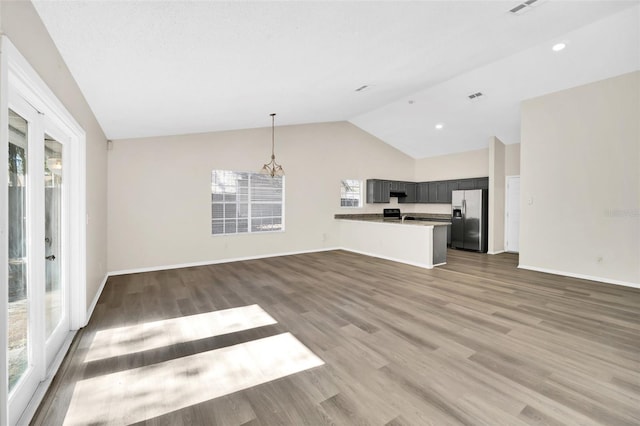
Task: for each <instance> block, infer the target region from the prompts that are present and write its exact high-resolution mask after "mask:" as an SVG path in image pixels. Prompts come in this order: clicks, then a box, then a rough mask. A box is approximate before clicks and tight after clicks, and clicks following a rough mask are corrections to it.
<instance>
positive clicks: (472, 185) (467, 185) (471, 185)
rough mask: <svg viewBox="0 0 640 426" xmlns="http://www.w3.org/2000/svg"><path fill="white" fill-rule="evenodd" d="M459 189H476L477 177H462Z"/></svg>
mask: <svg viewBox="0 0 640 426" xmlns="http://www.w3.org/2000/svg"><path fill="white" fill-rule="evenodd" d="M458 189H463V190H467V189H476V180H475V179H460V180H458Z"/></svg>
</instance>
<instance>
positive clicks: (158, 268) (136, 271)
mask: <svg viewBox="0 0 640 426" xmlns="http://www.w3.org/2000/svg"><path fill="white" fill-rule="evenodd" d="M333 250H346V249H343V248H342V247H331V248H321V249H316V250H301V251H292V252H286V253H275V254H264V255H257V256H246V257H234V258H228V259H217V260H203V261H201V262H190V263H179V264H174V265H160V266H148V267H144V268H134V269H123V270H120V271H111V272H108V273H107V275H108V276H109V277H114V276H117V275H127V274H139V273H142V272H156V271H165V270H169V269H180V268H192V267H194V266H207V265H217V264H220V263H232V262H242V261H245V260H259V259H268V258H270V257H280V256H293V255H296V254H307V253H320V252H323V251H333Z"/></svg>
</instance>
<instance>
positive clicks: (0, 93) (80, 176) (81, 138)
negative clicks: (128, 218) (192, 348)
mask: <svg viewBox="0 0 640 426" xmlns="http://www.w3.org/2000/svg"><path fill="white" fill-rule="evenodd" d="M9 86H10V87H11V90H12V91H13V92H16V93H17V94H19V95H20V97H22V98H23V99H24V100H25V101H26V102H27V103H29V104H30V105H31V106H32V107H33V108H34V109H35V110H36V111H38V112H39V113H41V114H44V115H45V116H47V117H48V119H50V120H51V122H52V123H54V124H55V126H57V127H59V128H60V129H62V130H63V131H64V132H65V133H67V134H68V135H69V136H70V140H69V141H68V170H67V171H66V172H67V176H68V177H67V184H68V188H67V189H68V191H69V206H68V207H69V223H70V224H71V226H70V228H69V247H68V249H69V251H68V257H69V259H73V261H72V262H71V263H70V268H69V321H70V329H71V330H77V329H79V328H81V327H83V326H84V325H86V322H87V300H86V276H87V273H86V270H87V268H86V245H87V244H86V223H87V214H86V133H85V131H84V130H83V129H82V127H81V126H80V125H79V124H78V122H77V121H76V120H75V119H74V118H73V116H72V115H71V114H70V113H69V112H68V111H67V109H66V107H65V106H64V105H63V104H62V102H60V100H58V98H57V97H56V96H55V94H54V93H53V92H52V91H51V89H49V87H48V86H47V84H46V83H45V82H44V81H43V80H42V79H41V78H40V76H39V75H38V73H37V72H36V71H35V70H34V69H33V68H32V67H31V65H30V64H29V62H28V61H27V60H26V59H25V58H24V57H23V56H22V54H21V53H20V52H19V51H18V49H17V48H16V47H15V46H14V45H13V43H12V42H11V41H10V40H9V38H8V37H7V36H6V35H2V36H1V38H0V164H6V163H7V161H8V152H7V151H8V107H9V103H8V97H9ZM7 185H8V182H7V173H0V204H2V205H5V206H6V205H7V203H8V190H7ZM7 226H8V217H7V211H6V209H4V208H3V209H0V244H1V246H0V277H2V279H5V278H6V277H7V273H8V271H7V264H8V253H7V247H6V244H5V242H6V239H7V238H8V229H7ZM7 307H8V294H7V292H6V291H0V315H1V317H2V321H0V324H2V325H1V326H0V346H1V347H2V350H0V366H1V367H0V413H2V415H1V416H0V426H5V425H7V424H8V423H9V414H8V384H9V382H8V380H9V377H8V370H7V366H8V358H7V350H6V348H7V344H8V309H7ZM71 330H70V333H71ZM51 361H52V360H47V363H50V362H51ZM54 369H55V366H54ZM45 373H46V374H45V375H51V374H52V373H53V372H52V371H49V372H45ZM43 379H44V377H43Z"/></svg>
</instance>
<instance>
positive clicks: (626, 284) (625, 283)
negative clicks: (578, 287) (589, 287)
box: [518, 265, 640, 288]
mask: <svg viewBox="0 0 640 426" xmlns="http://www.w3.org/2000/svg"><path fill="white" fill-rule="evenodd" d="M518 268H520V269H527V270H529V271H536V272H544V273H547V274H554V275H562V276H565V277H571V278H579V279H582V280H589V281H597V282H601V283H605V284H615V285H621V286H624V287H632V288H640V283H632V282H629V281H622V280H614V279H611V278H605V277H595V276H592V275H586V274H576V273H573V272H565V271H557V270H555V269H547V268H539V267H537V266H527V265H518Z"/></svg>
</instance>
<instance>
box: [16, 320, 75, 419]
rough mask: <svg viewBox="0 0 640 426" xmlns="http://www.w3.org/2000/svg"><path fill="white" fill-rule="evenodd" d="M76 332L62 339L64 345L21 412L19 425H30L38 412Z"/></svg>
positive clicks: (70, 332)
mask: <svg viewBox="0 0 640 426" xmlns="http://www.w3.org/2000/svg"><path fill="white" fill-rule="evenodd" d="M76 333H77V331H69V333H68V334H67V336H66V337H65V339H64V343H62V346H61V347H60V350H59V351H58V353H57V354H56V356H55V358H54V359H53V360H52V361H51V365H50V366H49V371H47V376H46V378H45V380H44V381H42V382H40V384H39V385H38V387H37V389H36V391H35V393H34V394H33V397H32V398H31V400H30V401H29V404H28V405H27V408H25V410H24V411H23V412H22V415H21V416H20V419H19V420H18V423H17V424H19V425H27V424H30V423H31V420H33V416H35V414H36V411H38V407H39V406H40V404H41V403H42V400H43V399H44V396H45V395H46V394H47V390H49V387H50V386H51V383H53V379H54V378H55V376H56V374H57V373H58V370H59V369H60V367H61V366H62V362H63V361H64V358H65V356H67V352H69V348H70V347H71V344H72V343H73V338H74V337H75V336H76Z"/></svg>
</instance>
